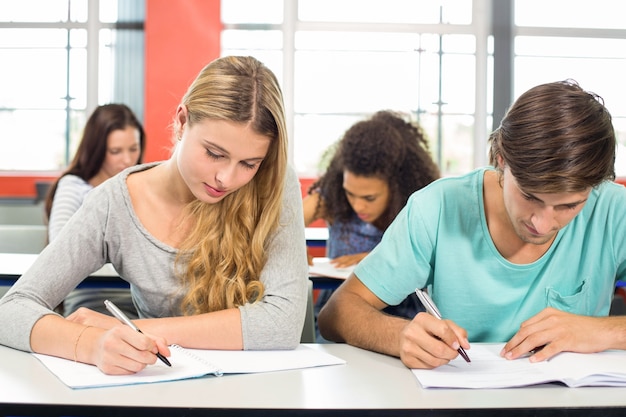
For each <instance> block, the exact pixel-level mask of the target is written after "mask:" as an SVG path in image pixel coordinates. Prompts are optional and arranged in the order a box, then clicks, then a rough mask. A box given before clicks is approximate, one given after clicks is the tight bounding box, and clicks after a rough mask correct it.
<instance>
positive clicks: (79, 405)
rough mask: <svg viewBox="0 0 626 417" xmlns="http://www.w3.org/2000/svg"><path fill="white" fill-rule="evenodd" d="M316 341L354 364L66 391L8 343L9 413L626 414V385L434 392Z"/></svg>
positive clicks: (2, 369) (3, 405) (3, 377)
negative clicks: (620, 386)
mask: <svg viewBox="0 0 626 417" xmlns="http://www.w3.org/2000/svg"><path fill="white" fill-rule="evenodd" d="M310 346H313V347H315V348H316V349H321V350H323V351H326V352H328V353H331V354H333V355H335V356H338V357H341V358H343V359H345V360H346V361H347V364H345V365H337V366H328V367H319V368H310V369H301V370H293V371H281V372H271V373H261V374H246V375H225V376H222V377H204V378H199V379H190V380H184V381H174V382H164V383H155V384H145V385H133V386H122V387H107V388H90V389H83V390H72V389H70V388H68V387H66V386H65V385H64V384H63V383H62V382H60V381H59V380H57V379H56V377H55V376H54V375H53V374H52V373H50V372H49V371H48V370H47V369H45V368H44V366H43V365H41V363H39V361H38V360H37V359H36V358H35V357H34V356H32V355H30V354H28V353H24V352H20V351H17V350H13V349H9V348H6V347H3V346H0V358H1V360H0V387H2V388H1V389H0V414H2V415H7V414H10V415H83V416H84V415H90V416H110V415H118V416H121V415H133V416H139V415H147V416H151V417H158V416H167V417H174V416H199V415H205V416H206V415H220V416H222V415H225V416H281V415H299V416H312V415H325V416H330V415H337V416H339V415H341V416H357V415H358V416H361V415H367V416H383V415H394V416H409V415H426V416H454V415H463V416H501V415H507V416H530V415H532V416H553V415H558V416H580V417H582V416H585V417H588V416H595V415H598V416H599V415H602V416H613V415H615V416H617V415H620V416H623V415H625V413H626V388H615V387H613V388H598V387H595V388H566V387H563V386H560V385H556V384H547V385H541V386H535V387H528V388H514V389H498V390H463V389H454V390H449V389H428V390H426V389H422V388H421V387H420V385H419V383H418V382H417V379H416V378H415V377H414V376H413V374H412V373H411V372H410V371H409V370H408V369H407V368H405V367H404V365H402V363H401V362H400V361H399V360H398V359H396V358H391V357H388V356H384V355H380V354H376V353H373V352H368V351H365V350H361V349H357V348H354V347H352V346H348V345H344V344H326V345H310ZM505 409H506V411H503V410H505ZM557 409H558V411H557Z"/></svg>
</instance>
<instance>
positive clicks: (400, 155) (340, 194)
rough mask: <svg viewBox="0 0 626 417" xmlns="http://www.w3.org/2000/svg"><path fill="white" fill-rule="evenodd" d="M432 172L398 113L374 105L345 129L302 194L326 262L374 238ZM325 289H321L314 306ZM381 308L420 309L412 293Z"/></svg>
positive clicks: (353, 256)
mask: <svg viewBox="0 0 626 417" xmlns="http://www.w3.org/2000/svg"><path fill="white" fill-rule="evenodd" d="M437 178H439V168H438V167H437V164H435V162H434V161H433V159H432V158H431V155H430V152H429V150H428V143H427V141H426V138H425V136H424V134H423V132H422V130H421V128H420V126H419V125H417V124H416V123H412V122H410V121H408V120H407V119H406V118H404V117H403V116H402V115H400V114H398V113H395V112H391V111H379V112H377V113H375V114H374V115H373V116H372V117H370V118H368V119H366V120H362V121H359V122H357V123H356V124H354V125H353V126H352V127H350V128H349V129H348V130H347V131H346V133H345V134H344V136H343V138H342V139H341V141H340V142H339V143H338V145H337V150H336V151H335V154H334V156H333V158H332V159H331V161H330V164H329V166H328V169H327V170H326V172H325V173H324V174H323V175H322V176H321V177H320V178H319V179H318V180H317V181H316V182H315V183H314V184H313V185H312V186H311V187H310V189H309V193H308V195H307V196H306V197H305V198H304V200H303V205H304V223H305V225H307V226H308V225H309V224H311V223H312V222H313V221H315V220H317V219H324V220H325V221H326V223H327V225H328V231H329V239H328V243H327V247H326V251H327V255H328V257H329V258H331V262H332V263H333V264H334V265H335V266H336V267H346V266H350V265H354V264H356V263H358V262H359V261H361V260H362V259H363V258H364V257H365V256H366V255H367V254H368V253H369V252H370V251H371V250H372V249H373V248H374V246H376V245H377V244H378V242H380V240H381V238H382V235H383V232H384V231H385V230H386V229H387V227H388V226H389V225H390V224H391V222H392V221H393V219H394V218H395V217H396V215H397V214H398V212H400V210H401V209H402V207H404V205H405V204H406V201H407V199H408V198H409V196H410V195H411V194H412V193H413V192H415V191H417V190H419V189H420V188H422V187H424V186H426V185H428V184H430V183H431V182H433V181H434V180H436V179H437ZM331 294H332V290H323V291H321V293H320V294H319V295H318V298H317V300H316V311H319V309H320V308H321V307H322V306H323V305H324V303H325V301H326V300H327V299H328V298H329V297H330V295H331ZM386 311H387V312H388V313H390V314H394V315H400V316H403V317H409V318H412V317H413V316H414V315H415V314H417V313H418V312H419V311H423V310H422V307H421V304H420V303H419V300H417V297H416V296H415V294H413V295H412V296H409V297H407V299H406V300H405V301H404V302H402V303H401V304H399V305H397V306H390V307H388V309H387V310H386Z"/></svg>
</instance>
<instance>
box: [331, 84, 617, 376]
mask: <svg viewBox="0 0 626 417" xmlns="http://www.w3.org/2000/svg"><path fill="white" fill-rule="evenodd" d="M489 141H490V145H491V149H490V163H491V164H492V165H493V167H490V168H483V169H479V170H476V171H473V172H471V173H469V174H467V175H465V176H462V177H458V178H444V179H441V180H438V181H436V182H434V183H432V184H431V185H429V186H427V187H425V188H424V189H422V190H420V191H418V192H416V193H415V194H414V195H413V196H412V197H411V198H410V199H409V201H408V203H407V205H406V207H405V208H404V209H403V210H402V212H401V213H400V214H399V215H398V216H397V218H396V219H395V221H394V222H393V223H392V225H391V226H390V227H389V228H388V229H387V231H386V233H385V235H384V237H383V239H382V241H381V243H380V244H379V245H378V246H377V247H376V248H375V249H374V250H373V251H372V252H371V253H370V255H368V256H367V257H366V258H365V259H364V260H363V261H361V263H360V264H359V265H358V266H357V268H356V269H355V271H354V274H353V275H352V276H351V277H350V278H349V279H348V280H347V281H346V282H345V283H344V284H343V285H341V287H340V288H339V289H338V290H337V291H336V292H335V293H334V295H333V297H332V298H331V299H330V300H329V302H328V304H327V305H326V307H325V308H324V309H323V310H322V311H321V313H320V315H319V318H318V325H319V327H320V331H321V334H322V335H323V336H324V337H325V338H326V339H329V340H333V341H338V342H347V343H350V344H352V345H355V346H359V347H362V348H365V349H370V350H374V351H377V352H381V353H385V354H389V355H393V356H397V357H400V358H401V359H402V361H403V363H404V364H405V365H406V366H408V367H410V368H433V367H437V366H440V365H443V364H446V363H448V362H449V361H450V360H451V359H454V358H455V357H456V356H457V355H458V352H457V349H458V348H459V347H463V348H465V349H469V348H470V344H469V341H470V340H471V341H473V342H507V343H506V345H505V346H504V349H503V351H502V355H503V356H504V357H506V358H509V359H515V358H518V357H519V356H521V355H524V354H527V353H530V354H531V360H533V361H542V360H545V359H548V358H550V357H552V356H554V355H555V354H557V353H558V352H561V351H575V352H596V351H602V350H606V349H609V348H616V349H626V317H607V315H608V312H609V307H610V302H611V299H612V295H613V292H614V288H615V281H616V280H617V279H626V188H624V187H623V186H621V185H617V184H614V183H613V182H612V180H613V179H614V177H615V170H614V161H615V151H616V140H615V133H614V130H613V126H612V123H611V116H610V114H609V112H608V111H607V109H606V108H605V107H604V105H603V102H602V99H601V98H600V97H598V96H597V95H595V94H592V93H588V92H585V91H584V90H582V89H581V88H580V87H579V86H578V85H577V84H576V83H574V82H571V81H565V82H556V83H549V84H544V85H539V86H537V87H535V88H532V89H531V90H529V91H527V92H526V93H524V94H523V95H522V96H521V97H519V99H518V100H517V101H516V102H515V103H514V104H513V106H512V107H511V108H510V109H509V111H508V112H507V114H506V116H505V118H504V119H503V121H502V124H501V126H500V127H499V128H498V129H497V130H496V131H495V132H493V133H492V135H491V137H490V139H489ZM390 278H392V279H390ZM423 287H428V290H429V292H430V295H431V296H432V298H433V299H434V302H435V303H436V304H437V306H438V307H439V310H440V311H441V314H442V316H443V317H444V319H445V320H438V319H437V318H435V317H433V316H431V315H429V314H421V313H420V314H418V315H416V316H415V318H413V320H407V319H402V318H398V317H391V316H388V315H385V314H383V313H382V312H381V311H380V310H382V309H383V308H385V307H386V306H387V305H394V304H397V303H399V302H400V301H402V300H403V299H404V298H405V297H406V296H407V294H409V293H411V292H412V291H414V290H415V289H416V288H423ZM540 347H541V348H542V349H538V348H540ZM468 354H469V356H470V358H471V350H470V351H468Z"/></svg>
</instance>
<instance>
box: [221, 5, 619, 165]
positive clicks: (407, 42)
mask: <svg viewBox="0 0 626 417" xmlns="http://www.w3.org/2000/svg"><path fill="white" fill-rule="evenodd" d="M493 1H496V0H473V1H471V0H455V1H452V0H449V1H446V0H438V1H424V2H418V1H414V0H387V1H384V2H383V1H378V0H332V1H331V0H293V1H283V0H222V21H223V23H224V32H223V37H222V54H223V55H230V54H250V55H253V56H256V57H257V58H259V59H260V60H262V61H264V62H265V63H266V64H267V65H268V66H269V67H270V68H272V69H273V70H274V71H275V72H276V74H277V76H278V77H279V79H280V80H282V86H283V92H284V93H285V103H286V108H287V112H288V114H287V118H288V123H289V126H288V127H289V129H290V132H291V149H290V151H291V157H292V160H293V162H294V164H295V167H296V169H297V171H298V172H299V174H300V175H303V176H308V175H316V174H318V173H319V172H320V170H321V169H322V168H321V167H320V163H323V161H322V155H323V153H324V150H325V149H326V148H327V147H328V146H330V145H331V144H332V143H333V142H335V141H336V140H338V139H339V138H340V137H341V135H342V133H343V132H344V131H345V130H346V129H347V128H348V127H349V126H350V125H352V124H353V123H354V122H356V121H357V120H360V119H362V118H364V117H366V116H367V115H369V114H371V113H373V112H375V111H377V110H381V109H392V110H397V111H402V112H405V113H408V114H411V115H412V116H413V118H414V119H415V120H417V121H419V123H420V124H421V125H422V127H423V128H424V130H425V131H426V133H427V136H428V138H429V140H430V144H431V151H432V153H433V156H434V157H435V159H436V160H437V161H438V163H439V165H440V167H441V168H442V172H443V173H444V174H445V175H453V174H459V173H464V172H467V171H469V170H470V169H472V168H474V167H477V166H480V165H484V164H486V163H487V137H488V135H489V132H490V131H491V129H492V119H493V103H494V101H495V100H494V94H496V95H502V94H503V93H504V92H503V91H500V90H499V91H494V89H493V84H494V80H493V71H494V57H493V44H494V39H493V38H492V36H491V33H492V30H491V15H492V10H491V8H492V2H493ZM497 1H498V2H503V3H504V2H506V3H507V4H509V5H510V8H511V10H512V13H513V16H514V18H513V19H512V20H511V21H510V22H498V24H500V25H502V24H504V25H508V26H507V27H508V28H509V29H510V31H511V32H512V33H513V42H512V44H511V45H508V46H507V48H509V49H510V52H511V54H512V55H513V56H514V58H513V62H512V64H511V66H510V68H509V70H510V71H511V72H512V74H513V80H512V84H513V85H512V86H511V90H510V91H512V92H513V93H512V95H513V97H512V99H514V98H515V97H517V96H518V95H519V94H521V93H522V92H523V91H525V90H526V89H528V88H530V87H532V86H533V85H536V84H539V83H542V82H548V81H556V80H563V79H567V78H573V79H576V80H577V81H578V82H579V83H580V84H581V86H582V87H583V88H585V89H587V90H591V91H594V92H596V93H598V94H599V95H601V96H602V97H603V98H604V99H605V103H606V105H607V107H608V108H609V110H610V111H611V113H612V115H613V118H614V125H615V128H616V131H617V135H618V140H619V142H620V143H622V144H624V145H625V147H626V123H625V120H626V108H624V107H626V104H625V102H624V100H623V99H622V96H623V94H622V90H623V89H620V88H618V87H619V86H620V85H621V84H622V81H621V77H620V74H624V73H625V72H626V71H625V70H626V67H625V66H626V52H624V51H626V31H625V30H624V29H620V28H622V27H623V22H622V20H623V19H621V18H620V16H621V13H620V10H621V2H620V1H619V0H599V1H596V2H593V3H590V2H588V1H582V0H554V1H551V2H545V1H540V0H524V1H517V2H514V1H513V0H497ZM537 10H541V11H542V12H541V13H537ZM564 11H568V12H567V13H566V12H564ZM572 11H576V12H575V13H574V12H572ZM506 93H507V94H508V95H510V93H509V92H506ZM496 97H497V96H496ZM622 154H625V155H622ZM620 155H621V156H622V157H623V162H620V161H621V160H620ZM616 168H617V172H618V175H620V174H621V175H626V150H624V151H622V152H620V151H618V163H617V165H616Z"/></svg>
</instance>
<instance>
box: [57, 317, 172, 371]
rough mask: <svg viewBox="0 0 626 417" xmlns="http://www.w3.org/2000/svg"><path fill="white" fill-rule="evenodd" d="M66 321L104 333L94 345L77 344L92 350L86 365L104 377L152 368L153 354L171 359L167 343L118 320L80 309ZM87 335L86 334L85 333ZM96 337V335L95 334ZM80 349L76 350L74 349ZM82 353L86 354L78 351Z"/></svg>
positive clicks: (86, 343) (83, 341)
mask: <svg viewBox="0 0 626 417" xmlns="http://www.w3.org/2000/svg"><path fill="white" fill-rule="evenodd" d="M67 319H68V320H70V321H73V322H76V323H81V324H84V325H86V326H91V327H95V328H99V329H102V330H104V333H101V334H100V336H99V337H98V338H97V339H96V340H93V341H91V342H90V341H88V340H83V338H84V339H86V336H87V334H85V335H84V336H82V338H81V339H80V340H79V342H80V344H81V346H84V345H87V346H91V347H92V349H90V353H89V355H88V357H89V358H91V359H90V360H88V361H84V362H88V363H93V364H95V365H96V366H98V368H99V369H100V370H101V371H102V372H104V373H106V374H113V375H123V374H132V373H136V372H139V371H141V370H142V369H144V368H145V367H146V366H147V365H152V364H154V363H155V362H156V361H157V360H158V359H157V356H156V354H157V353H160V354H161V355H163V356H166V357H167V356H170V350H169V347H168V344H167V342H166V340H165V339H164V338H162V337H155V336H147V335H146V334H144V333H139V332H137V331H135V330H133V329H131V328H130V327H128V326H126V325H124V324H122V323H121V322H120V321H119V320H118V319H117V318H115V317H112V316H109V315H106V314H101V313H98V312H96V311H93V310H90V309H87V308H79V309H78V310H76V311H75V312H74V313H72V314H71V315H69V316H68V317H67ZM86 333H87V332H86ZM94 333H95V332H94ZM77 348H79V346H77ZM80 349H81V350H83V351H84V350H87V349H86V348H83V347H80Z"/></svg>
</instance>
